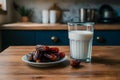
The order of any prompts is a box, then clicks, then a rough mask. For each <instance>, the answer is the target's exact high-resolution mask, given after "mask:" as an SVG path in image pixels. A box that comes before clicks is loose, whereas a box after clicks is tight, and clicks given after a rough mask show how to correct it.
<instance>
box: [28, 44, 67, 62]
mask: <svg viewBox="0 0 120 80" xmlns="http://www.w3.org/2000/svg"><path fill="white" fill-rule="evenodd" d="M64 57H65V53H64V52H59V48H57V47H48V46H45V45H37V46H36V50H35V51H33V52H32V53H29V54H27V59H28V60H29V61H31V62H37V63H39V62H53V61H58V60H61V59H62V58H64Z"/></svg>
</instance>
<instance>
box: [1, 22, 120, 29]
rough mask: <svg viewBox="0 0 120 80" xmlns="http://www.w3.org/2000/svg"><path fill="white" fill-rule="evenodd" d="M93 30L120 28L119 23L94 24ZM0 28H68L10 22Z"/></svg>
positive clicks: (64, 27) (57, 25) (65, 26)
mask: <svg viewBox="0 0 120 80" xmlns="http://www.w3.org/2000/svg"><path fill="white" fill-rule="evenodd" d="M94 29H95V30H120V24H96V25H95V26H94ZM1 30H68V27H67V24H40V23H11V24H4V25H2V26H1Z"/></svg>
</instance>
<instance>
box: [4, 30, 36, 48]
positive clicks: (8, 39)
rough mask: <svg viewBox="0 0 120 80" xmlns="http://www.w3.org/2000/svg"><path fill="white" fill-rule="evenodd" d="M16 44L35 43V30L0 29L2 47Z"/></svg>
mask: <svg viewBox="0 0 120 80" xmlns="http://www.w3.org/2000/svg"><path fill="white" fill-rule="evenodd" d="M16 45H35V32H34V31H19V30H2V49H5V48H7V47H8V46H16Z"/></svg>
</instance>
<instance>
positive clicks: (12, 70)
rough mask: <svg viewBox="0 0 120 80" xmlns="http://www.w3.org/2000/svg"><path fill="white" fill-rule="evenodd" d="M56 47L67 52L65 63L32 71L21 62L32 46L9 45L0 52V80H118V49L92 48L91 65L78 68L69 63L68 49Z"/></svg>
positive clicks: (66, 47)
mask: <svg viewBox="0 0 120 80" xmlns="http://www.w3.org/2000/svg"><path fill="white" fill-rule="evenodd" d="M56 47H59V49H60V51H63V52H65V53H66V55H67V56H68V62H65V63H62V64H60V65H59V66H55V67H49V68H35V67H31V66H29V65H27V64H26V63H24V62H23V61H22V60H21V57H22V56H23V55H25V54H28V53H29V52H31V51H34V50H35V46H10V47H9V48H7V49H6V50H4V51H3V52H1V53H0V80H120V58H119V57H120V46H93V52H92V62H91V63H81V67H79V68H77V69H76V68H72V67H71V66H70V64H69V47H68V46H56Z"/></svg>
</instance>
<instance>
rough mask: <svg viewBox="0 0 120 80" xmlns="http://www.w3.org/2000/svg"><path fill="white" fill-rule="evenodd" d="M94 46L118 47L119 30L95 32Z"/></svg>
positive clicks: (119, 40) (119, 41)
mask: <svg viewBox="0 0 120 80" xmlns="http://www.w3.org/2000/svg"><path fill="white" fill-rule="evenodd" d="M93 44H94V45H111V46H112V45H120V30H109V31H106V30H105V31H95V34H94V39H93Z"/></svg>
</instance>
